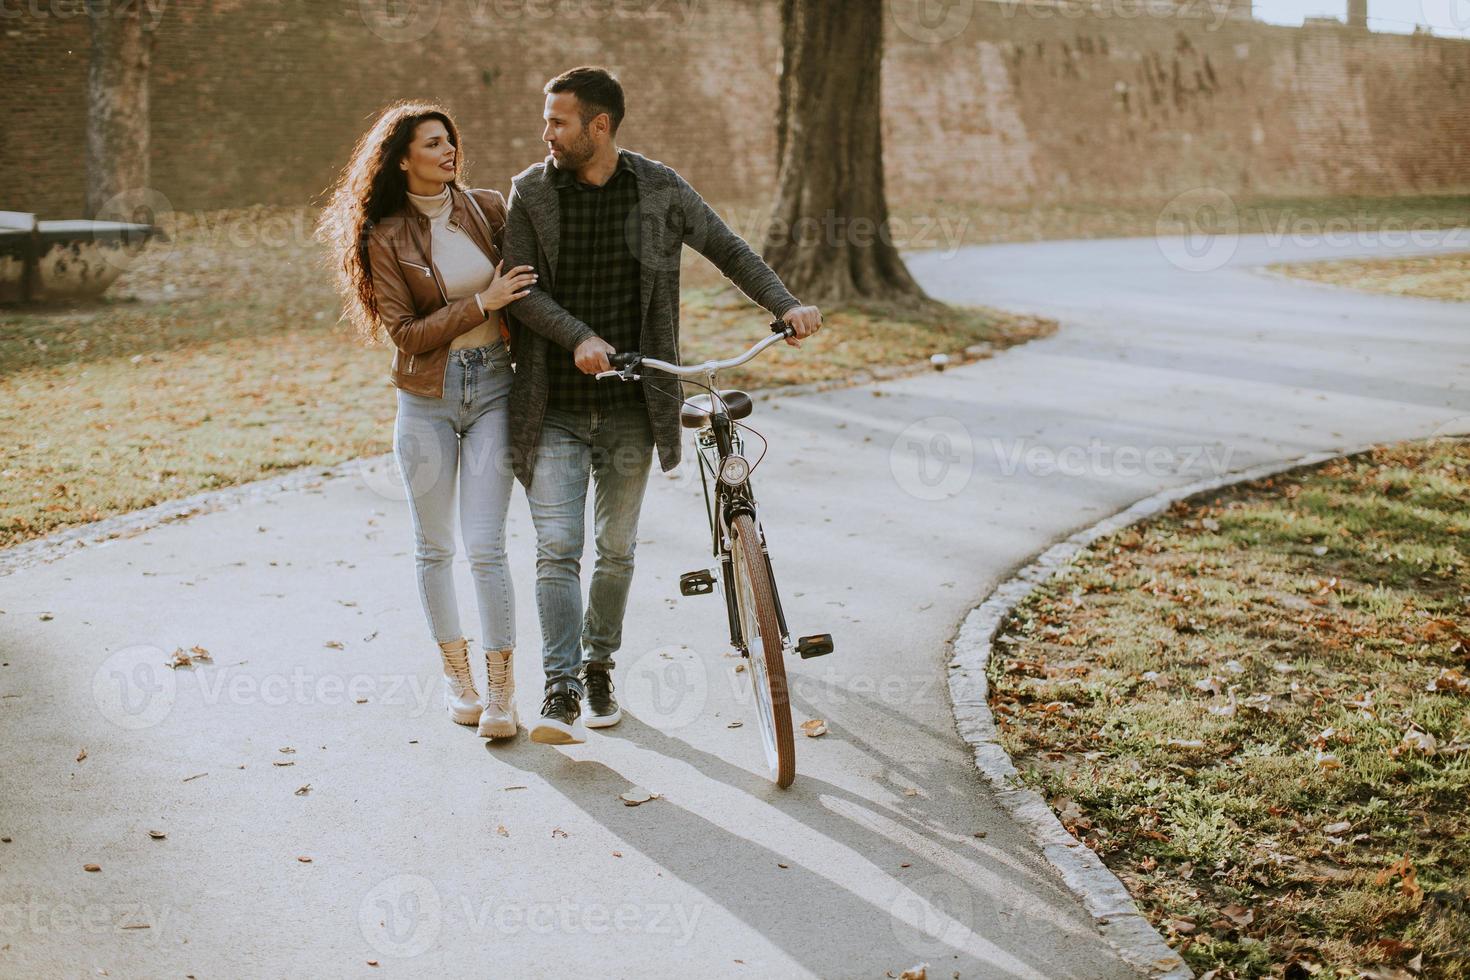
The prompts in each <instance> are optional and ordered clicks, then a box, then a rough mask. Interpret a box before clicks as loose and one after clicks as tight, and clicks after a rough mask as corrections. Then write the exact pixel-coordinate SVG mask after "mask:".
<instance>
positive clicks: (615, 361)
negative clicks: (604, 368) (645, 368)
mask: <svg viewBox="0 0 1470 980" xmlns="http://www.w3.org/2000/svg"><path fill="white" fill-rule="evenodd" d="M642 359H643V355H642V354H636V353H631V352H630V353H626V354H609V355H607V363H609V364H611V365H612V366H613V367H614V368H615V369H617V370H619V371H622V370H624V369H625V368H630V367H632V366H633V365H635V364H637V363H638V362H639V361H641V360H642Z"/></svg>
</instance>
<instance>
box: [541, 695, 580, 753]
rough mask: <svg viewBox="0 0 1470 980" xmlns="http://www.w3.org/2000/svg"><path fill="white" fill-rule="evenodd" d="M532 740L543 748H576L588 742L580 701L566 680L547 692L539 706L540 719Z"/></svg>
mask: <svg viewBox="0 0 1470 980" xmlns="http://www.w3.org/2000/svg"><path fill="white" fill-rule="evenodd" d="M531 741H533V742H541V743H543V744H546V745H577V744H580V743H582V742H585V741H587V726H586V725H584V724H583V722H582V701H581V699H580V698H578V697H577V692H576V691H575V690H573V689H572V686H571V685H570V684H568V683H567V682H566V681H560V682H558V683H556V684H554V685H552V686H551V688H550V689H549V690H547V692H546V700H545V701H543V702H542V703H541V719H540V720H539V721H537V722H536V727H535V728H532V729H531Z"/></svg>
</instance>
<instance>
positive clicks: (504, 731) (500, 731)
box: [475, 715, 521, 738]
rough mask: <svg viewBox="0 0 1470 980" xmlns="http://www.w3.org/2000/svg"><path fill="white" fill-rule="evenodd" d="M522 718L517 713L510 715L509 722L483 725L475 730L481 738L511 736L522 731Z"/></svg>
mask: <svg viewBox="0 0 1470 980" xmlns="http://www.w3.org/2000/svg"><path fill="white" fill-rule="evenodd" d="M520 728H521V726H520V719H519V718H517V717H516V716H515V715H511V716H510V722H509V724H506V723H505V722H500V723H497V724H493V725H481V726H480V727H479V728H478V729H477V730H476V732H475V734H477V735H479V736H480V737H481V738H510V737H511V736H512V735H514V734H515V733H516V732H518V731H520Z"/></svg>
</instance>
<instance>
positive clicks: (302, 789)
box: [296, 783, 311, 796]
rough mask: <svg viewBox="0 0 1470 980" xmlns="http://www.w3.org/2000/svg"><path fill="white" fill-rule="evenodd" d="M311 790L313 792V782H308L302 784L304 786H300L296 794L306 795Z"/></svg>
mask: <svg viewBox="0 0 1470 980" xmlns="http://www.w3.org/2000/svg"><path fill="white" fill-rule="evenodd" d="M310 792H311V783H307V784H306V785H305V786H302V787H300V788H299V789H297V790H296V795H297V796H305V795H306V794H307V793H310Z"/></svg>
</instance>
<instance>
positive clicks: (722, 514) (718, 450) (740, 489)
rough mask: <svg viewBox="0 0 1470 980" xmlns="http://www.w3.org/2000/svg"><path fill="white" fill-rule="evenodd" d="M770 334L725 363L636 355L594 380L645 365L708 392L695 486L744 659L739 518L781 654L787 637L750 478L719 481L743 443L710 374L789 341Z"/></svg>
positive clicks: (779, 326) (784, 330)
mask: <svg viewBox="0 0 1470 980" xmlns="http://www.w3.org/2000/svg"><path fill="white" fill-rule="evenodd" d="M772 329H773V330H779V332H776V333H773V334H772V335H771V336H770V337H767V338H765V339H763V340H761V341H760V342H759V343H757V344H756V345H755V346H753V347H751V348H750V349H749V350H748V351H746V352H745V353H744V354H742V355H740V356H738V357H733V358H730V359H728V360H723V361H706V362H704V363H703V364H699V365H690V366H687V367H686V366H683V365H678V364H670V363H668V362H667V361H659V360H655V359H654V358H645V357H642V356H641V355H638V356H637V357H636V358H635V359H633V360H629V361H627V362H626V365H627V366H626V367H625V368H623V369H621V370H614V371H605V372H602V373H600V374H598V375H597V377H599V378H603V377H612V376H617V377H619V378H622V379H624V380H634V379H636V378H639V377H641V376H640V375H636V374H634V373H633V372H634V371H635V370H636V369H637V367H638V366H639V365H641V364H647V365H648V366H649V367H652V368H655V369H657V370H660V371H665V372H667V373H669V374H672V375H675V376H676V377H690V378H692V377H700V378H701V380H702V384H703V385H704V386H705V388H706V389H707V390H708V391H709V392H710V412H709V414H708V417H707V419H706V421H705V424H704V425H703V426H701V427H700V428H699V429H697V430H696V432H695V454H696V456H697V457H698V459H699V482H700V486H701V488H702V489H703V492H704V507H705V516H706V517H707V518H708V520H709V526H710V539H711V554H712V556H713V557H714V558H715V560H716V561H718V562H719V565H720V581H721V583H722V584H723V585H724V593H725V610H726V612H727V614H728V616H729V622H730V644H731V645H732V646H733V647H734V648H735V649H737V650H739V651H740V652H741V653H742V654H743V655H745V656H747V657H749V656H750V655H751V654H750V649H749V647H748V645H747V643H746V641H745V637H744V636H742V635H741V629H740V614H739V609H738V607H737V606H736V598H735V589H734V580H733V579H734V558H733V554H732V543H731V538H730V525H731V523H732V522H733V521H734V519H735V517H736V516H737V515H739V514H749V515H750V517H751V520H752V521H753V522H754V523H755V526H756V530H757V531H758V533H759V534H760V547H761V559H762V560H763V561H764V562H765V565H766V573H767V575H768V576H769V577H770V580H771V593H772V598H773V599H774V600H775V606H776V621H777V623H778V624H779V625H780V629H781V647H782V649H783V650H787V651H789V650H790V649H791V633H790V630H789V629H788V627H787V625H786V613H785V611H784V610H783V609H782V608H781V594H780V591H779V590H778V589H777V587H776V573H775V570H774V569H773V568H772V566H771V553H770V550H769V549H768V548H767V547H766V531H765V528H764V527H763V526H762V524H761V520H760V510H759V505H758V504H757V502H756V499H755V492H754V490H752V489H751V485H750V476H749V474H748V473H747V475H746V477H745V479H744V480H742V481H740V483H738V484H737V485H735V486H731V485H729V484H727V483H726V482H725V481H723V480H721V479H720V476H719V474H720V472H721V470H722V467H723V465H724V463H725V460H727V459H729V458H730V457H731V456H738V455H741V454H742V450H743V443H742V440H741V438H740V434H739V432H738V431H737V427H738V423H737V422H736V421H735V420H734V419H731V418H730V415H729V412H728V410H727V407H726V405H725V403H724V399H723V398H721V397H720V394H719V387H718V386H717V385H716V383H715V381H716V375H717V374H718V373H719V372H720V371H721V370H724V369H725V368H730V367H737V366H739V365H741V364H744V363H745V362H746V361H749V360H751V359H752V358H754V357H755V356H756V355H758V354H759V353H761V352H762V351H764V350H765V349H766V348H767V347H770V346H771V345H772V344H775V343H778V342H780V341H782V340H785V339H786V338H787V337H788V336H791V332H790V329H789V328H788V327H787V326H786V324H784V323H774V324H772ZM625 357H627V355H613V357H612V358H611V359H610V360H613V361H621V360H623V358H625Z"/></svg>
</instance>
